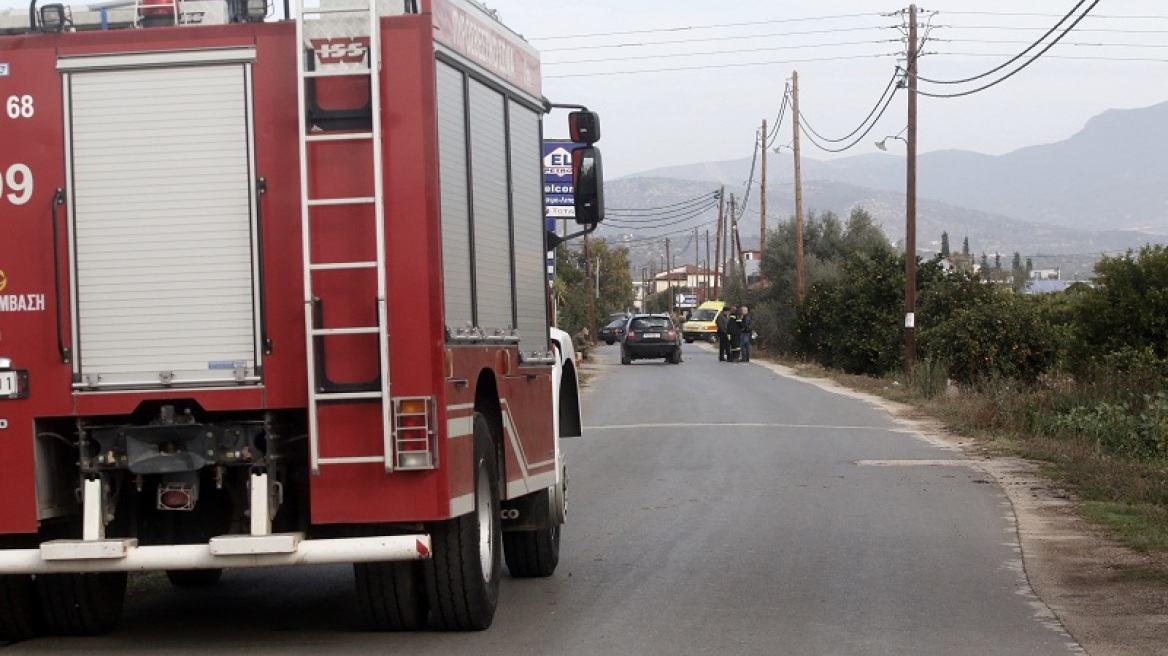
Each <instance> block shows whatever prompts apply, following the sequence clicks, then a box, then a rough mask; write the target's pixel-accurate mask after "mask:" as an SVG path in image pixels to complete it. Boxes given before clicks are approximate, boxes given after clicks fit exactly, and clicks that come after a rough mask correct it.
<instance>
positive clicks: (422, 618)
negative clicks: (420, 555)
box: [353, 561, 430, 631]
mask: <svg viewBox="0 0 1168 656" xmlns="http://www.w3.org/2000/svg"><path fill="white" fill-rule="evenodd" d="M353 574H354V578H355V579H356V580H357V602H358V603H359V604H360V606H361V609H362V611H364V612H365V616H366V617H368V618H369V621H370V623H371V624H372V625H373V628H374V629H376V630H378V631H420V630H421V629H424V628H426V615H427V613H429V610H430V609H429V606H428V605H427V604H426V578H425V575H424V573H423V572H422V564H421V563H419V562H414V561H405V562H387V563H354V564H353Z"/></svg>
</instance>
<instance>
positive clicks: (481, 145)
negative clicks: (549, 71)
mask: <svg viewBox="0 0 1168 656" xmlns="http://www.w3.org/2000/svg"><path fill="white" fill-rule="evenodd" d="M469 88H470V103H469V107H470V162H471V166H470V168H471V177H472V180H473V184H474V195H473V197H472V198H471V203H472V204H473V207H472V212H473V213H472V217H471V218H472V221H473V222H474V279H475V287H474V289H475V297H476V298H475V309H476V312H475V314H476V316H477V317H478V322H479V327H480V328H482V329H483V330H484V331H485V332H486V333H487V334H488V335H494V334H496V331H509V330H510V329H511V328H513V327H514V318H513V313H512V307H511V306H512V303H511V298H512V295H511V289H512V280H513V278H512V275H511V274H512V271H511V230H510V225H509V224H510V221H509V214H510V213H509V211H508V198H507V134H506V122H505V116H504V105H503V95H502V94H501V93H499V92H498V91H495V90H494V89H491V88H490V87H488V86H487V85H485V84H483V83H482V82H479V81H477V80H474V79H472V80H471V81H470V87H469Z"/></svg>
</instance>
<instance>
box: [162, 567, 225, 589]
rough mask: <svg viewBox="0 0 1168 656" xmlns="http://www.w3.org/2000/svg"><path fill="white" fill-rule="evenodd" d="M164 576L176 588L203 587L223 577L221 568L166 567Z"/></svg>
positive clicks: (213, 583)
mask: <svg viewBox="0 0 1168 656" xmlns="http://www.w3.org/2000/svg"><path fill="white" fill-rule="evenodd" d="M166 578H167V579H169V580H170V584H171V585H173V586H174V587H176V588H205V587H208V586H212V585H215V584H216V583H218V582H219V579H221V578H223V570H222V569H168V570H166Z"/></svg>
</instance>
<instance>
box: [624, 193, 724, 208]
mask: <svg viewBox="0 0 1168 656" xmlns="http://www.w3.org/2000/svg"><path fill="white" fill-rule="evenodd" d="M711 199H713V200H717V199H718V192H717V191H712V192H708V193H704V194H702V195H701V196H694V197H693V198H687V199H686V200H682V201H678V202H676V203H670V204H669V205H662V206H660V207H620V208H618V207H610V208H608V211H609V212H657V211H659V210H668V209H671V208H675V207H680V206H682V205H689V204H693V203H699V202H701V201H708V200H711Z"/></svg>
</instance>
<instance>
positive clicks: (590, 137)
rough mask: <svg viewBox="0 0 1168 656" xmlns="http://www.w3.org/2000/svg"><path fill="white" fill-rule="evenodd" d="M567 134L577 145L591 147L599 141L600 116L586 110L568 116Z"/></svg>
mask: <svg viewBox="0 0 1168 656" xmlns="http://www.w3.org/2000/svg"><path fill="white" fill-rule="evenodd" d="M568 133H569V134H570V135H571V136H572V141H575V142H578V143H586V144H588V145H592V144H594V143H596V142H597V141H600V114H597V113H596V112H589V111H586V110H583V111H578V112H572V113H570V114H568Z"/></svg>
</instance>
